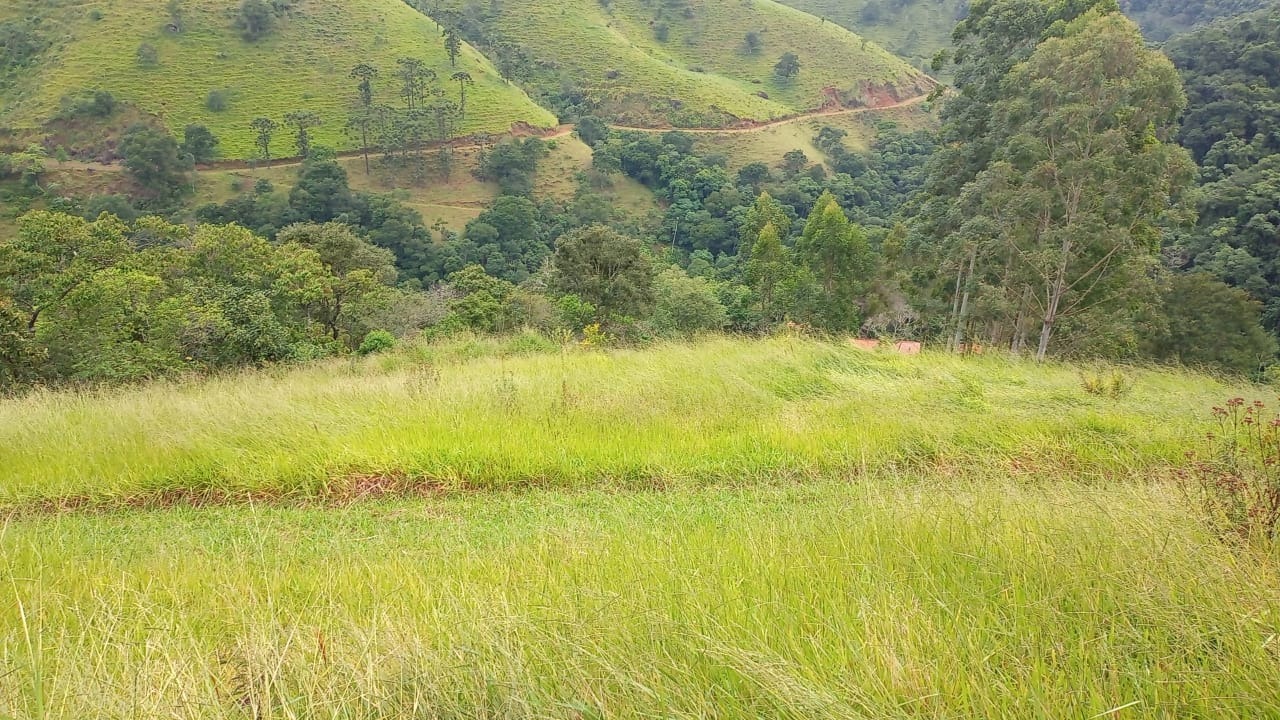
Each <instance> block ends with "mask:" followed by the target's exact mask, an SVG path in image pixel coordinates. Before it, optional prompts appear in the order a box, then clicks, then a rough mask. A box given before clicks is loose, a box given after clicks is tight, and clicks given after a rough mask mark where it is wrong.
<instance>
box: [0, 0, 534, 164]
mask: <svg viewBox="0 0 1280 720" xmlns="http://www.w3.org/2000/svg"><path fill="white" fill-rule="evenodd" d="M0 39H2V40H3V42H0V128H7V133H6V134H7V135H8V136H9V137H8V138H6V137H4V136H3V135H0V145H3V144H8V143H15V142H17V143H22V142H25V141H42V142H44V143H45V144H46V145H47V146H48V147H50V148H55V147H62V148H64V149H65V150H66V151H67V152H69V153H71V154H72V155H74V156H80V157H84V158H111V157H114V156H115V155H116V154H117V153H116V150H117V146H118V144H119V142H120V136H121V134H122V133H123V131H124V130H125V129H126V128H128V127H129V126H130V125H132V124H135V123H137V122H145V123H149V124H153V125H157V126H162V127H165V128H167V129H168V130H169V131H170V132H172V133H174V134H177V135H181V133H182V131H183V129H184V128H185V127H186V126H188V125H190V124H199V125H202V126H205V127H207V128H209V129H210V130H211V131H212V133H213V134H214V135H215V136H216V137H217V138H218V139H219V141H220V142H219V145H218V151H219V152H218V156H219V157H222V158H256V157H261V156H262V155H263V154H264V153H263V148H262V145H261V142H260V138H261V134H260V132H259V131H258V130H255V129H254V128H252V127H251V124H252V123H253V121H254V120H255V119H256V118H267V119H269V120H271V121H272V122H273V123H275V124H276V125H278V126H280V132H279V133H278V134H277V136H276V137H275V138H274V143H273V145H272V146H268V151H269V152H270V154H272V155H274V156H276V157H285V156H296V155H298V154H301V153H299V152H298V150H297V148H296V147H295V146H294V143H293V142H292V139H291V138H292V136H293V135H294V134H295V133H296V128H297V126H298V124H299V123H301V124H303V125H305V126H307V128H308V132H309V134H310V135H311V137H312V139H313V141H314V143H315V144H318V145H324V146H327V147H330V148H334V149H355V148H356V147H358V145H359V140H358V139H357V135H358V134H353V133H352V132H350V130H349V127H348V126H349V125H350V124H351V123H352V122H353V121H354V122H359V119H358V118H354V119H353V110H355V108H356V107H357V106H358V105H359V104H360V103H359V98H360V92H359V90H358V85H359V83H360V78H353V77H351V72H352V69H353V68H355V67H356V66H358V65H359V66H366V67H368V68H370V69H371V70H372V71H375V72H376V76H373V77H372V78H371V88H372V90H371V93H372V96H371V102H370V103H369V104H370V105H371V106H376V107H388V108H395V109H403V108H405V98H404V93H405V87H406V84H408V85H409V86H410V90H409V92H410V94H411V95H415V96H420V97H422V98H424V99H425V100H426V102H422V103H419V104H420V105H421V106H422V108H423V109H424V110H425V109H427V108H428V107H429V108H430V109H431V111H432V115H433V117H432V118H431V119H430V121H429V122H428V121H425V120H424V121H423V122H422V123H421V124H422V125H423V127H422V129H421V130H417V131H414V132H420V133H422V134H429V135H431V136H432V137H437V138H438V137H445V138H448V137H456V136H461V135H470V134H474V133H478V132H488V133H502V132H507V131H508V130H510V129H511V127H512V125H513V124H517V123H527V124H531V125H535V126H544V127H545V126H554V125H555V124H556V123H555V118H554V116H552V115H551V114H550V113H548V112H547V111H546V110H544V109H542V108H540V107H538V106H537V105H536V104H535V103H534V102H532V101H531V100H530V99H529V98H528V97H526V96H525V95H524V93H522V92H521V91H520V90H519V88H517V87H516V86H514V85H511V84H508V83H507V82H505V81H504V80H503V78H502V77H501V76H500V75H499V73H498V71H497V69H496V68H494V66H493V65H492V64H491V63H490V62H489V61H488V60H487V59H486V58H485V57H484V56H482V55H481V54H480V53H478V52H476V50H474V49H473V48H471V47H470V46H467V45H465V44H460V45H459V46H458V47H457V48H456V53H454V52H453V51H451V50H450V49H449V48H448V47H447V46H446V43H445V42H444V39H443V38H442V37H441V35H440V32H439V30H438V28H437V26H436V25H435V24H434V23H432V22H431V20H429V19H428V18H426V17H424V16H422V15H421V14H420V13H418V12H415V11H414V10H413V9H412V8H410V7H409V6H407V5H405V4H404V3H403V2H402V1H401V0H344V2H341V3H329V2H322V1H321V0H289V1H287V2H286V1H285V0H278V1H276V2H266V1H265V0H171V1H170V2H167V3H165V2H159V1H150V0H117V1H116V2H109V3H107V2H104V3H100V4H94V3H82V2H69V1H68V0H15V1H14V2H10V3H5V4H4V7H3V8H0ZM402 61H407V62H409V63H411V64H410V65H406V64H405V63H404V62H402ZM457 73H465V75H466V77H467V78H468V79H467V80H465V81H464V82H461V83H460V82H459V81H458V80H454V79H453V78H454V77H455V76H456V74H457ZM463 95H465V100H464V98H463ZM464 106H465V107H464ZM437 111H439V112H437ZM289 116H292V120H290V119H287V117H289ZM289 126H293V127H289Z"/></svg>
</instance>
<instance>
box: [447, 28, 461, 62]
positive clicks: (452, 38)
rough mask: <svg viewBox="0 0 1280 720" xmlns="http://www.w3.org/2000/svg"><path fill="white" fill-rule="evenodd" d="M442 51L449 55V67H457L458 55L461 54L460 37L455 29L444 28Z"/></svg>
mask: <svg viewBox="0 0 1280 720" xmlns="http://www.w3.org/2000/svg"><path fill="white" fill-rule="evenodd" d="M444 49H445V51H446V52H448V53H449V66H450V67H455V68H456V67H458V55H460V54H461V53H462V37H461V36H460V35H459V34H458V30H457V28H452V27H451V28H446V29H445V31H444Z"/></svg>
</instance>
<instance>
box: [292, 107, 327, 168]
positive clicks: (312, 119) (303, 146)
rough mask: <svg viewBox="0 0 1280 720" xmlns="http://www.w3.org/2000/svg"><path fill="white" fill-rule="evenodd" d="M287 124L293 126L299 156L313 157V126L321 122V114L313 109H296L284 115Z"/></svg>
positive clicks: (304, 157)
mask: <svg viewBox="0 0 1280 720" xmlns="http://www.w3.org/2000/svg"><path fill="white" fill-rule="evenodd" d="M284 121H285V124H287V125H290V126H292V127H293V132H294V143H295V145H296V146H297V148H298V157H300V158H303V159H304V160H305V159H306V158H309V157H311V128H313V127H316V126H318V125H320V124H321V119H320V115H318V114H317V113H315V112H313V111H311V110H294V111H293V112H289V113H286V114H285V116H284Z"/></svg>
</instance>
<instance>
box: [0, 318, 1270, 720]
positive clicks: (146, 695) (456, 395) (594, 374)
mask: <svg viewBox="0 0 1280 720" xmlns="http://www.w3.org/2000/svg"><path fill="white" fill-rule="evenodd" d="M1126 372H1127V373H1128V374H1129V375H1130V377H1131V379H1132V380H1133V389H1132V392H1131V393H1130V394H1129V395H1127V396H1125V397H1122V398H1120V399H1106V398H1100V397H1096V396H1093V395H1089V394H1087V393H1086V392H1084V390H1083V389H1082V387H1081V381H1080V375H1079V371H1078V370H1077V369H1076V368H1074V367H1071V366H1067V365H1053V364H1050V365H1045V366H1036V365H1032V364H1029V363H1022V362H1016V361H1011V360H1008V359H1004V358H1000V357H992V356H987V357H979V358H961V357H955V356H949V355H941V354H925V355H922V356H918V357H904V356H898V355H895V354H889V353H880V352H877V353H872V352H866V351H861V350H858V349H855V348H852V347H850V346H847V345H845V344H842V343H837V342H821V341H816V340H809V339H804V338H799V337H789V336H783V337H777V338H773V339H767V340H747V339H732V338H707V339H704V340H700V341H697V342H689V343H673V344H663V345H656V346H652V347H648V348H644V349H637V350H609V351H600V350H587V349H582V348H578V347H571V348H557V347H555V346H553V345H551V344H550V343H548V342H547V341H546V340H541V339H538V338H536V337H534V336H531V335H520V336H515V337H511V338H467V337H463V338H456V339H453V340H449V341H441V342H437V343H430V344H420V345H414V346H409V347H405V348H402V349H401V350H399V351H397V352H396V353H394V354H391V355H387V356H381V357H375V358H370V359H367V360H361V361H345V360H344V361H334V362H330V363H327V364H326V363H321V364H316V365H311V366H307V367H302V368H294V369H289V368H275V369H268V370H262V371H255V372H245V373H242V374H238V375H234V376H228V377H223V378H216V379H206V380H195V381H187V382H180V383H179V382H174V383H158V384H153V385H150V386H145V387H139V388H133V389H121V390H102V391H98V392H65V393H54V392H39V393H35V394H31V395H28V396H26V397H22V398H14V399H9V400H4V401H0V510H2V509H3V508H4V507H8V508H9V509H18V508H22V509H24V510H25V511H24V512H19V513H17V514H13V515H11V516H9V517H8V519H7V520H3V521H0V577H3V578H5V582H4V583H3V584H0V598H3V600H0V717H4V718H15V719H18V718H20V719H22V720H28V719H32V720H35V719H38V720H49V719H53V718H59V719H60V718H83V717H95V718H99V717H100V718H122V719H123V718H137V717H169V718H182V719H192V720H195V719H205V718H210V719H211V718H260V719H263V720H266V719H268V718H269V719H275V718H281V719H285V718H288V719H290V720H293V719H299V718H306V719H311V718H315V719H319V718H342V719H344V720H374V719H382V718H401V717H430V718H458V719H459V720H461V719H463V718H467V719H470V718H573V719H575V720H587V719H597V718H598V719H604V718H639V717H662V718H726V719H727V718H757V717H760V718H763V717H767V718H797V719H800V718H805V719H808V718H876V719H880V718H904V719H905V718H931V719H932V718H937V719H939V720H941V719H943V718H1019V719H1021V718H1103V717H1107V718H1110V717H1115V718H1260V717H1277V716H1280V702H1278V701H1277V698H1280V645H1278V644H1277V642H1276V637H1277V636H1280V597H1278V596H1277V595H1276V592H1275V588H1276V583H1277V582H1278V581H1280V577H1277V575H1276V573H1275V568H1276V567H1277V566H1276V565H1275V564H1274V562H1268V561H1266V560H1265V559H1264V558H1261V557H1259V556H1257V555H1254V554H1250V553H1245V552H1240V551H1236V550H1233V549H1232V548H1230V547H1228V546H1225V545H1223V544H1221V543H1219V542H1217V541H1216V540H1215V538H1214V537H1213V536H1212V535H1211V534H1210V533H1209V532H1208V531H1207V529H1206V528H1205V526H1204V525H1203V524H1202V523H1201V522H1200V521H1199V519H1198V518H1197V517H1196V515H1195V514H1194V512H1192V510H1191V509H1190V507H1189V506H1188V504H1187V503H1186V502H1184V501H1183V499H1182V497H1181V495H1180V494H1179V493H1178V492H1177V491H1176V489H1175V487H1174V486H1172V485H1171V484H1170V483H1169V482H1168V481H1167V479H1166V478H1167V477H1168V472H1167V470H1168V469H1169V468H1170V466H1173V465H1177V464H1179V463H1181V462H1183V461H1184V460H1183V455H1182V453H1183V451H1184V450H1185V449H1186V448H1188V447H1190V443H1192V442H1194V439H1195V438H1197V437H1198V436H1200V434H1201V433H1202V432H1203V431H1204V430H1205V429H1206V424H1205V421H1204V419H1203V418H1204V417H1205V415H1206V413H1205V411H1206V409H1207V408H1208V407H1210V406H1211V405H1212V404H1213V403H1215V402H1220V401H1221V399H1222V398H1223V397H1225V396H1228V395H1236V394H1239V395H1243V396H1247V397H1257V396H1260V395H1265V394H1269V393H1270V391H1269V390H1267V389H1264V388H1258V387H1251V386H1247V385H1241V384H1239V383H1231V382H1227V381H1223V380H1219V379H1214V378H1210V377H1206V376H1203V375H1198V374H1195V373H1190V372H1177V371H1157V370H1143V369H1127V370H1126ZM379 473H385V474H386V477H388V478H399V479H401V480H413V479H418V480H422V481H428V480H429V481H430V482H431V483H432V487H436V488H438V489H454V490H457V492H446V493H434V494H431V495H428V496H383V497H376V496H375V497H373V498H372V499H370V498H366V499H364V500H359V499H357V498H355V497H351V496H341V497H329V498H328V499H327V501H322V500H321V498H318V497H314V493H315V492H316V491H318V490H319V489H320V488H321V487H322V486H323V485H324V484H325V483H326V482H330V481H332V482H339V481H344V480H351V479H352V478H353V475H362V477H363V478H364V479H366V480H376V479H377V478H376V475H377V474H379ZM368 487H370V488H371V487H372V486H368ZM166 489H167V490H184V489H185V490H187V491H195V492H199V491H202V490H211V489H220V490H221V491H223V492H235V491H237V490H240V491H247V490H251V489H252V490H256V491H258V494H257V495H254V496H252V497H250V496H246V497H244V498H243V500H242V502H231V503H228V504H222V505H220V504H213V505H209V506H204V507H195V506H191V505H188V504H184V503H178V504H176V505H170V504H167V503H164V502H157V503H156V504H151V505H149V504H148V503H147V502H146V500H147V498H148V497H150V498H152V499H153V500H159V499H160V496H157V495H154V493H157V492H160V491H163V490H166ZM279 493H283V494H285V495H286V496H288V497H285V498H276V497H274V496H275V495H276V494H279ZM186 497H188V498H189V499H193V498H194V497H196V496H195V495H187V496H186ZM210 497H212V496H210ZM68 498H82V499H94V500H98V501H102V502H105V503H107V504H106V505H103V506H101V507H99V508H97V510H98V511H92V508H85V507H78V506H67V507H66V508H65V509H63V510H61V511H58V510H54V509H53V507H52V506H49V505H45V506H43V507H44V510H39V509H38V508H37V507H36V506H34V505H32V504H31V503H33V502H38V501H40V500H41V499H43V500H57V499H64V500H65V499H68ZM221 498H222V499H230V498H227V497H226V496H221ZM308 498H310V500H308ZM280 499H284V500H294V501H295V502H283V503H282V502H278V500H280ZM0 514H2V513H0Z"/></svg>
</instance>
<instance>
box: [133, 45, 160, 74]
mask: <svg viewBox="0 0 1280 720" xmlns="http://www.w3.org/2000/svg"><path fill="white" fill-rule="evenodd" d="M138 64H139V65H141V66H142V67H146V68H151V67H155V66H157V65H159V64H160V53H159V51H157V50H156V46H155V45H152V44H151V43H142V44H141V45H139V46H138Z"/></svg>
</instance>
